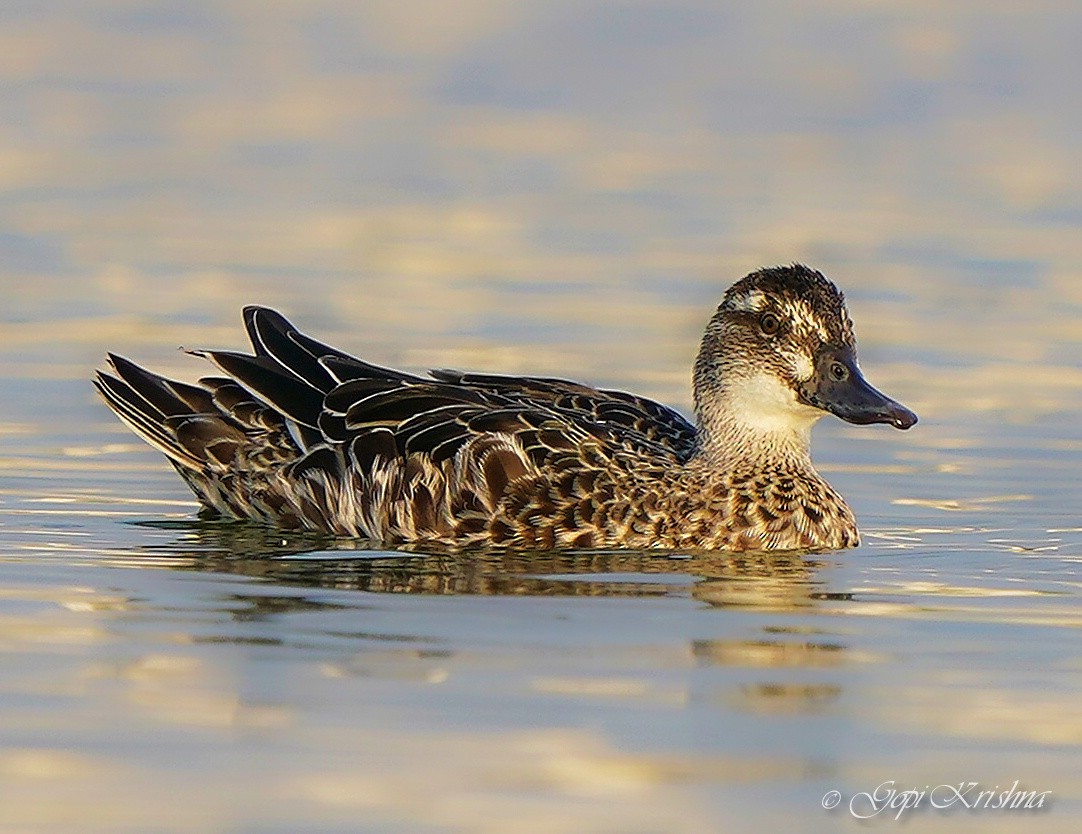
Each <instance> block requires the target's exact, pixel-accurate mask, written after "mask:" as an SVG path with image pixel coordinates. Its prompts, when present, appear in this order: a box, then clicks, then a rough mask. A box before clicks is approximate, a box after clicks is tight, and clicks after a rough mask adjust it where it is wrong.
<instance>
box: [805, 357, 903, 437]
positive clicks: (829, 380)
mask: <svg viewBox="0 0 1082 834" xmlns="http://www.w3.org/2000/svg"><path fill="white" fill-rule="evenodd" d="M800 393H801V396H802V397H803V398H804V400H805V401H806V402H807V403H808V405H813V406H815V407H816V408H821V409H823V410H824V411H829V412H830V413H831V414H836V415H837V416H838V417H841V418H842V419H843V420H845V421H847V422H849V423H857V424H858V425H867V424H869V423H890V424H891V425H892V426H894V427H895V428H897V429H908V428H910V427H911V426H912V425H913V424H914V423H916V422H917V415H916V414H914V413H913V412H912V411H910V410H909V409H908V408H906V407H905V406H904V405H902V404H901V403H899V402H895V401H894V400H892V399H891V398H890V397H888V396H887V395H886V394H883V393H881V392H879V391H877V390H876V389H875V388H873V387H872V386H871V385H869V384H868V380H866V379H865V378H864V374H862V373H861V372H860V368H859V367H857V357H856V354H855V353H854V352H853V349H852V348H851V347H843V348H834V347H824V348H823V349H822V350H821V351H819V355H818V356H817V357H816V360H815V376H813V377H812V378H811V379H809V380H808V381H807V382H806V383H804V385H803V386H802V388H801V392H800Z"/></svg>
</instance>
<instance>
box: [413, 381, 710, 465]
mask: <svg viewBox="0 0 1082 834" xmlns="http://www.w3.org/2000/svg"><path fill="white" fill-rule="evenodd" d="M432 375H433V376H434V377H435V378H436V379H439V380H441V381H443V382H446V383H448V384H454V385H459V386H462V387H464V388H470V389H475V390H481V391H484V392H487V393H490V394H493V395H498V396H500V397H502V398H504V400H505V401H508V402H513V403H518V404H521V405H523V406H526V407H528V408H538V407H541V408H547V409H551V410H552V411H553V412H554V415H555V416H559V417H560V418H562V419H564V420H568V421H570V422H571V423H572V424H574V425H575V426H578V427H579V428H582V429H585V430H586V431H588V432H589V433H590V434H592V435H595V436H598V437H601V436H603V435H605V434H607V436H608V437H610V438H611V439H612V440H614V441H616V442H617V443H621V444H627V445H629V446H631V447H633V448H638V449H641V450H643V451H647V452H650V453H652V454H664V455H671V456H673V457H675V458H676V459H677V460H680V461H684V460H687V459H688V458H689V457H690V456H691V455H692V454H693V452H694V450H695V440H696V429H695V426H694V425H692V423H690V422H689V421H688V420H687V418H685V417H684V416H683V415H682V414H680V413H679V412H677V411H674V410H673V409H671V408H669V407H667V406H664V405H662V404H661V403H658V402H655V401H654V400H650V399H647V398H646V397H639V396H637V395H635V394H628V393H625V392H623V391H611V390H606V389H599V388H591V387H590V386H588V385H583V384H582V383H579V382H571V381H569V380H563V379H554V378H550V377H518V376H501V375H498V374H471V373H463V372H462V371H453V370H447V369H443V370H437V371H433V372H432Z"/></svg>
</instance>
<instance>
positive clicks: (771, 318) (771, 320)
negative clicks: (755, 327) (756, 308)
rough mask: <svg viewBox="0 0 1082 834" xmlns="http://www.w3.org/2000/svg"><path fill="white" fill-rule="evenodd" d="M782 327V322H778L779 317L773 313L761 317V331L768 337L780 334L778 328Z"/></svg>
mask: <svg viewBox="0 0 1082 834" xmlns="http://www.w3.org/2000/svg"><path fill="white" fill-rule="evenodd" d="M780 327H781V322H780V321H778V317H777V316H775V315H774V314H773V313H763V314H762V315H761V316H760V317H759V329H760V330H762V331H763V333H765V334H766V335H767V336H773V335H774V334H775V333H777V332H778V328H780Z"/></svg>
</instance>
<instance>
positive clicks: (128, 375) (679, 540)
mask: <svg viewBox="0 0 1082 834" xmlns="http://www.w3.org/2000/svg"><path fill="white" fill-rule="evenodd" d="M244 323H245V326H246V328H247V330H248V335H249V337H250V338H251V341H252V345H253V347H254V349H255V354H254V355H248V354H243V353H233V352H229V351H218V350H213V351H212V350H207V351H193V353H195V354H197V355H199V356H202V357H205V358H206V359H208V360H210V361H211V362H212V363H213V364H214V365H216V366H217V367H218V369H220V371H221V372H222V374H223V375H216V376H209V377H206V378H204V379H201V380H199V384H198V385H189V384H186V383H182V382H175V381H173V380H169V379H165V378H164V377H161V376H158V375H156V374H153V373H151V372H149V371H147V370H145V369H143V368H141V367H139V366H138V365H135V364H134V363H132V362H130V361H128V360H127V359H124V358H122V357H120V356H115V355H110V356H109V361H110V364H111V366H112V369H113V371H114V372H115V375H113V374H110V373H104V372H99V373H98V375H97V379H96V383H95V384H96V385H97V387H98V389H99V390H100V392H101V394H102V396H104V398H105V401H106V402H107V403H108V405H109V406H110V407H111V408H112V409H113V411H115V412H116V413H117V415H118V416H119V417H120V419H121V420H123V421H124V422H125V423H126V424H127V425H128V426H129V427H130V428H131V429H132V430H133V431H135V433H136V434H138V435H140V436H141V437H142V438H143V439H145V440H147V441H148V442H149V443H150V444H151V445H152V446H154V447H156V448H157V449H159V450H160V451H162V452H164V453H165V454H166V456H167V457H168V458H169V460H170V461H171V462H172V464H173V466H174V467H176V469H177V471H178V472H179V473H180V475H181V477H183V478H184V480H185V481H186V482H187V483H188V485H189V486H190V487H191V488H192V490H193V491H194V492H195V494H196V495H197V496H198V498H199V500H200V502H201V503H202V504H203V505H204V506H205V508H206V509H207V510H208V511H211V513H212V514H217V515H221V516H225V517H227V518H237V519H253V520H256V521H260V522H266V523H270V524H276V525H279V526H282V527H290V528H303V529H310V530H315V531H321V532H325V533H329V534H332V535H335V536H350V537H363V538H368V539H370V540H372V541H374V542H378V543H382V544H385V545H395V544H408V543H412V544H420V545H423V544H426V543H430V544H447V545H453V546H468V545H482V544H491V545H497V546H501V547H510V548H529V549H555V548H612V547H621V548H671V549H708V550H728V551H745V550H826V549H837V548H843V547H852V546H855V545H857V544H858V543H859V535H858V533H857V527H856V523H855V521H854V518H853V514H852V512H851V511H850V509H849V507H848V506H846V503H845V501H844V500H843V499H842V498H841V496H840V495H838V493H837V492H835V491H834V489H833V488H831V486H830V485H829V484H828V483H827V482H826V481H825V480H823V478H822V477H820V475H819V474H818V473H817V472H816V471H815V469H814V468H813V466H812V461H811V455H810V451H809V445H810V440H811V427H812V425H813V424H814V423H815V422H816V421H817V420H818V419H819V418H820V417H822V416H823V415H824V414H825V413H826V412H830V413H832V414H836V415H837V416H838V417H841V418H842V419H843V420H847V421H848V422H850V423H861V424H864V423H889V424H891V425H893V426H895V427H897V428H899V429H908V428H909V427H910V426H912V425H913V424H914V423H916V422H917V417H916V415H915V414H914V413H913V412H911V411H909V410H908V409H907V408H905V407H904V406H902V405H900V404H899V403H897V402H895V401H893V400H891V399H889V398H888V397H886V396H885V395H883V394H881V393H880V392H879V391H877V390H876V389H875V388H873V387H872V386H871V385H869V384H868V382H867V381H865V379H864V376H863V375H862V374H861V372H860V368H859V367H858V365H857V359H856V344H855V340H854V336H853V325H852V322H851V321H850V318H849V314H848V311H847V310H846V306H845V300H844V298H843V296H842V294H841V292H840V291H839V290H838V289H837V287H835V286H834V284H832V283H831V282H830V281H828V280H827V279H826V278H824V277H823V275H822V274H820V273H819V272H816V271H814V270H812V269H809V268H808V267H806V266H801V265H793V266H789V267H774V268H770V269H763V270H760V271H758V272H754V273H752V274H751V275H748V276H747V277H746V278H744V279H742V280H740V281H738V282H737V283H736V284H735V285H733V286H732V287H731V288H730V289H729V290H728V292H726V293H725V296H724V298H723V299H722V302H721V305H720V306H719V307H718V309H717V312H715V314H714V316H713V318H711V319H710V322H709V324H708V325H707V328H706V333H705V335H704V336H703V340H702V346H701V348H700V350H699V354H698V358H697V359H696V360H695V369H694V401H695V417H696V421H695V423H694V424H693V423H691V422H689V421H688V420H687V419H685V418H684V417H683V416H681V415H680V414H679V413H677V412H676V411H674V410H672V409H670V408H668V407H666V406H664V405H660V404H659V403H656V402H653V401H652V400H648V399H646V398H644V397H638V396H635V395H634V394H626V393H623V392H620V391H608V390H603V389H598V388H592V387H590V386H588V385H583V384H580V383H577V382H568V381H565V380H562V379H548V378H541V377H519V376H497V375H491V374H479V373H463V372H461V371H452V370H435V371H431V372H430V375H429V376H415V375H413V374H408V373H403V372H401V371H396V370H391V369H388V368H382V367H379V366H377V365H372V364H369V363H368V362H364V361H362V360H359V359H355V358H354V357H352V356H349V355H348V354H345V353H342V352H340V351H338V350H335V349H334V348H331V347H328V346H326V345H323V344H321V343H320V342H317V341H315V340H314V339H312V338H310V337H308V336H306V335H304V334H303V333H300V332H299V331H297V330H296V329H294V327H293V326H292V325H291V324H290V323H289V322H288V321H286V319H284V318H283V317H282V316H281V315H279V314H278V313H276V312H274V311H273V310H269V309H267V308H264V307H247V308H245V310H244Z"/></svg>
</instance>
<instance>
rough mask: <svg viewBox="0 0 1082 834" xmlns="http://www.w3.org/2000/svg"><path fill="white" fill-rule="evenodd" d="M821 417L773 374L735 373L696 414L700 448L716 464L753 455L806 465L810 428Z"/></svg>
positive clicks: (817, 410)
mask: <svg viewBox="0 0 1082 834" xmlns="http://www.w3.org/2000/svg"><path fill="white" fill-rule="evenodd" d="M822 416H823V412H822V411H820V410H819V409H817V408H813V407H812V406H810V405H805V404H804V403H802V402H800V401H799V400H798V399H797V397H796V394H795V393H794V392H793V390H792V389H791V388H790V387H789V386H788V385H786V384H785V383H784V382H783V381H782V380H780V379H778V377H777V376H775V375H774V374H770V373H764V372H760V373H755V374H752V375H750V376H745V377H741V378H739V379H735V380H733V381H732V382H731V384H730V385H729V386H727V388H726V389H725V390H723V391H721V392H718V395H717V396H716V398H714V399H713V400H712V402H711V403H710V409H709V413H703V414H700V415H699V419H700V421H701V428H702V430H704V432H705V433H706V437H705V438H704V439H705V440H706V442H707V446H706V447H704V451H705V452H707V453H708V454H709V455H710V457H711V458H712V459H713V460H714V461H716V462H717V463H730V464H731V463H736V462H738V461H740V460H753V459H757V458H758V459H766V460H779V459H783V460H787V461H788V462H789V463H797V464H800V465H810V464H811V452H810V445H811V429H812V426H813V425H815V423H816V421H817V420H819V418H820V417H822Z"/></svg>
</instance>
